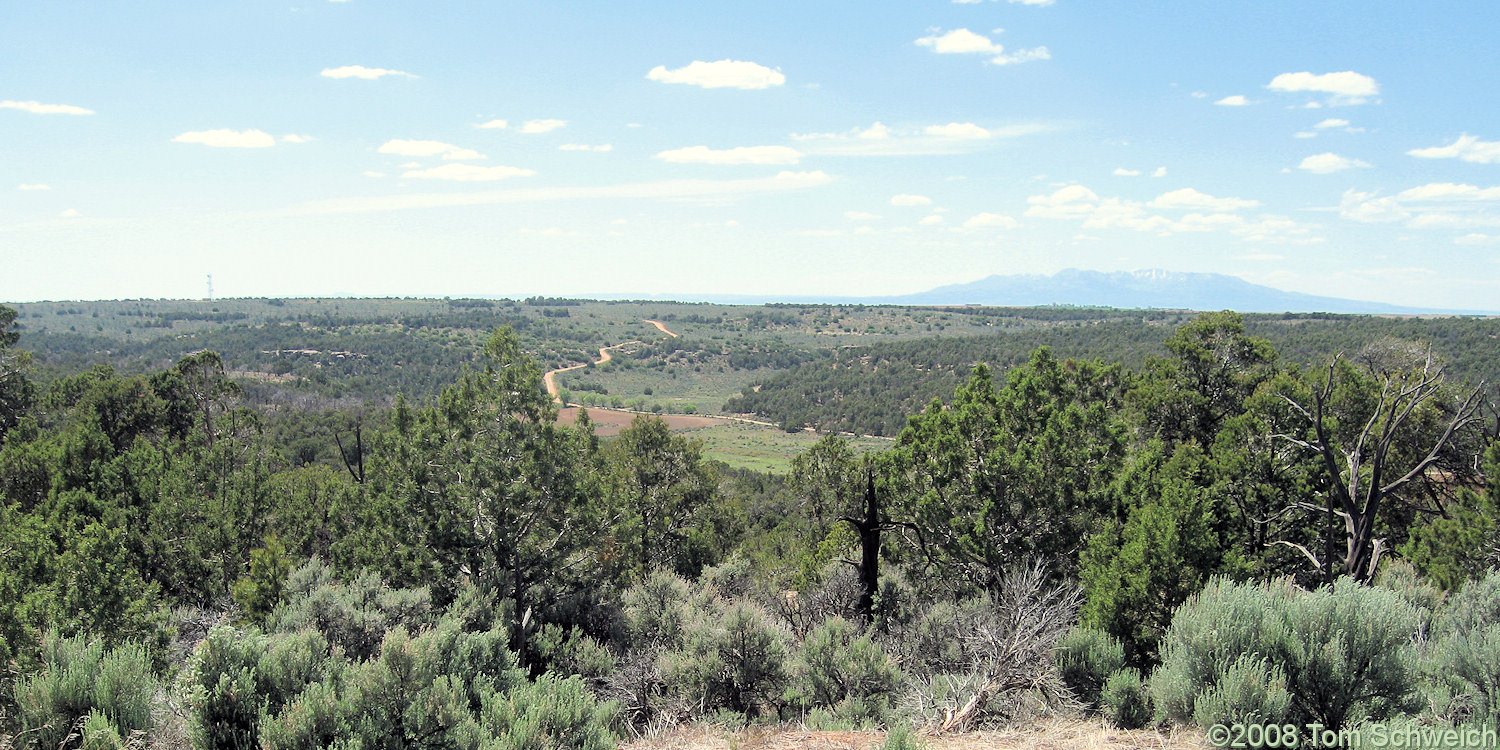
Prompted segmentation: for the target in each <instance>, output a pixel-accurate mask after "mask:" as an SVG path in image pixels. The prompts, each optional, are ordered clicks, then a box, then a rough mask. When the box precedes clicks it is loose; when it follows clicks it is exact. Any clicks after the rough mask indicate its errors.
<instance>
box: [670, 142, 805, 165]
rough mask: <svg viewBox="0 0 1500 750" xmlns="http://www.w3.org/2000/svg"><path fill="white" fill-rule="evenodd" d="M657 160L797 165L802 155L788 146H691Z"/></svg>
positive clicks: (687, 162)
mask: <svg viewBox="0 0 1500 750" xmlns="http://www.w3.org/2000/svg"><path fill="white" fill-rule="evenodd" d="M656 158H658V159H661V160H662V161H667V162H671V163H673V164H796V163H797V162H798V160H800V159H801V158H802V154H801V153H798V151H797V150H796V149H794V148H789V147H787V146H740V147H738V148H729V149H721V150H715V149H711V148H709V147H707V146H689V147H687V148H679V149H673V150H671V151H663V152H661V153H659V154H657V155H656Z"/></svg>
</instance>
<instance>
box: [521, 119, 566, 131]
mask: <svg viewBox="0 0 1500 750" xmlns="http://www.w3.org/2000/svg"><path fill="white" fill-rule="evenodd" d="M567 125H568V121H567V120H527V121H526V122H525V123H523V124H522V125H521V132H522V133H532V134H535V133H550V132H552V131H554V130H557V129H558V128H564V127H567Z"/></svg>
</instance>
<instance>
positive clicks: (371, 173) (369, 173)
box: [360, 171, 385, 177]
mask: <svg viewBox="0 0 1500 750" xmlns="http://www.w3.org/2000/svg"><path fill="white" fill-rule="evenodd" d="M360 174H362V175H364V176H366V177H384V176H385V173H384V172H375V171H366V172H361V173H360Z"/></svg>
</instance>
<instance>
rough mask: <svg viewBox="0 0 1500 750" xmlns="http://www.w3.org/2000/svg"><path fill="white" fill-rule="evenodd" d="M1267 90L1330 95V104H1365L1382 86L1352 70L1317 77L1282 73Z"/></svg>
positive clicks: (1307, 74)
mask: <svg viewBox="0 0 1500 750" xmlns="http://www.w3.org/2000/svg"><path fill="white" fill-rule="evenodd" d="M1266 88H1268V89H1271V90H1272V91H1287V92H1301V91H1308V92H1316V93H1322V94H1329V95H1330V97H1331V98H1330V100H1329V103H1330V104H1363V103H1365V102H1366V101H1369V98H1370V97H1372V96H1376V95H1378V94H1379V93H1380V85H1379V84H1377V83H1375V79H1374V78H1371V77H1369V76H1367V75H1360V74H1359V73H1355V72H1354V71H1352V70H1346V71H1343V72H1342V73H1324V74H1322V75H1315V74H1313V73H1308V72H1306V71H1304V72H1301V73H1282V74H1281V75H1279V76H1276V77H1275V78H1272V79H1271V82H1270V83H1268V84H1266Z"/></svg>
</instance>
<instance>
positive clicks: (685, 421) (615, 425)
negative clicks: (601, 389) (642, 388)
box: [557, 406, 723, 437]
mask: <svg viewBox="0 0 1500 750" xmlns="http://www.w3.org/2000/svg"><path fill="white" fill-rule="evenodd" d="M639 416H641V415H640V414H636V413H635V412H628V411H615V410H613V409H589V419H591V420H593V422H594V434H596V435H598V436H600V437H614V436H615V435H618V434H620V430H623V429H625V428H626V427H629V426H630V423H631V422H632V421H634V420H635V418H636V417H639ZM660 416H661V418H662V420H663V421H665V422H666V423H667V427H669V428H671V429H673V430H678V431H682V430H692V429H697V428H701V427H706V426H709V425H713V424H717V423H719V422H721V421H723V420H718V419H714V418H712V417H692V416H684V415H681V414H663V415H660ZM557 420H558V421H559V422H562V423H563V424H573V423H575V422H577V421H578V407H576V406H569V407H567V408H565V409H559V410H558V411H557Z"/></svg>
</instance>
